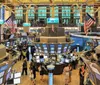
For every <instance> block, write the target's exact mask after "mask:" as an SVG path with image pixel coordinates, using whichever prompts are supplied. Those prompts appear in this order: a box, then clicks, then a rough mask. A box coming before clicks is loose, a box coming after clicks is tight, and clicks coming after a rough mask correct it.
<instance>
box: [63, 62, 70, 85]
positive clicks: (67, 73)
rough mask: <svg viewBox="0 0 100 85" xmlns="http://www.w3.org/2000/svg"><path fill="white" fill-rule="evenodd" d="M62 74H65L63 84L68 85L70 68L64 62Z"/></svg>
mask: <svg viewBox="0 0 100 85" xmlns="http://www.w3.org/2000/svg"><path fill="white" fill-rule="evenodd" d="M63 74H64V76H65V85H68V83H69V81H70V79H69V78H70V68H69V66H68V64H66V67H65V68H64V69H63Z"/></svg>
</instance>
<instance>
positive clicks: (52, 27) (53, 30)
mask: <svg viewBox="0 0 100 85" xmlns="http://www.w3.org/2000/svg"><path fill="white" fill-rule="evenodd" d="M54 31H55V30H54V25H53V24H52V32H54Z"/></svg>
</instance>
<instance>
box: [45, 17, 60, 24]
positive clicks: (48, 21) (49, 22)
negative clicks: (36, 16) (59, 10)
mask: <svg viewBox="0 0 100 85" xmlns="http://www.w3.org/2000/svg"><path fill="white" fill-rule="evenodd" d="M58 23H59V18H47V24H58Z"/></svg>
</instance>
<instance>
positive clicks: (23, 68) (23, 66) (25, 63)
mask: <svg viewBox="0 0 100 85" xmlns="http://www.w3.org/2000/svg"><path fill="white" fill-rule="evenodd" d="M24 72H25V74H26V75H27V61H26V59H24V62H23V65H22V75H23V74H24Z"/></svg>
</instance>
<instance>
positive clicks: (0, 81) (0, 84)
mask: <svg viewBox="0 0 100 85" xmlns="http://www.w3.org/2000/svg"><path fill="white" fill-rule="evenodd" d="M2 83H3V77H1V78H0V85H2Z"/></svg>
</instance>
